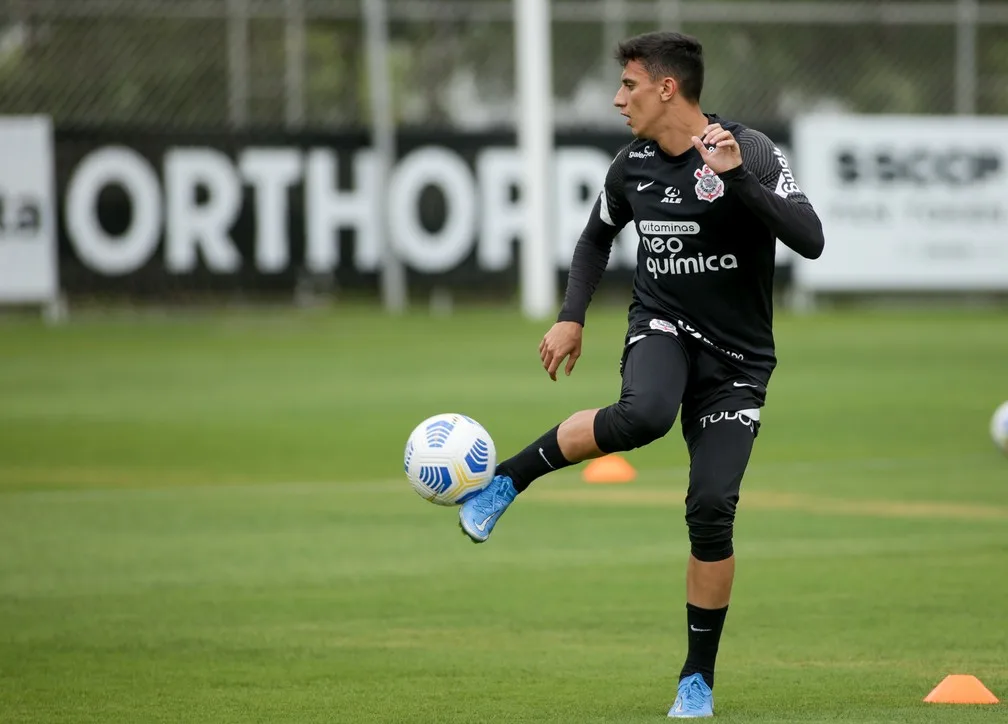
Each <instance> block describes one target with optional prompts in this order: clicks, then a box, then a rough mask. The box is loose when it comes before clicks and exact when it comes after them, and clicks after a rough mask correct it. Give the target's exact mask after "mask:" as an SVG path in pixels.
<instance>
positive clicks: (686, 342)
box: [620, 320, 766, 441]
mask: <svg viewBox="0 0 1008 724" xmlns="http://www.w3.org/2000/svg"><path fill="white" fill-rule="evenodd" d="M658 322H659V323H653V324H651V325H650V326H649V328H647V329H639V328H638V329H636V330H634V329H631V331H630V332H629V333H628V334H627V338H626V343H625V345H624V348H623V355H622V357H621V359H620V374H621V375H622V376H623V377H624V386H626V384H627V382H628V380H627V379H626V374H625V372H626V363H627V358H628V356H629V355H630V354H631V353H632V352H633V351H634V347H635V346H636V345H637V343H639V342H640V341H641V340H642V339H645V338H646V337H649V336H653V335H660V336H662V337H665V338H669V339H670V340H674V341H675V342H676V343H677V346H676V345H671V344H666V345H644V346H643V347H641V348H640V353H642V354H647V355H649V356H653V359H651V358H649V359H643V360H639V364H635V366H638V367H640V368H641V369H642V370H646V371H647V372H646V376H647V377H652V378H664V379H665V380H666V383H665V384H667V386H668V388H680V389H682V390H683V394H682V400H681V414H680V420H681V423H682V429H683V436H684V437H685V438H686V440H687V441H689V440H691V439H693V438H695V437H696V435H698V434H699V432H700V431H702V430H703V428H704V427H705V425H707V424H709V423H711V422H719V421H720V420H721V419H722V418H720V417H717V416H718V415H725V414H727V415H731V414H735V413H739V412H744V413H745V419H746V420H748V421H751V422H752V423H753V433H754V435H755V434H757V433H758V430H759V417H760V415H759V410H760V408H762V407H763V405H764V403H765V401H766V382H765V381H764V380H763V379H762V378H763V377H764V376H765V373H764V372H763V371H762V370H758V369H754V368H747V367H746V366H745V365H744V363H741V362H740V361H738V360H734V359H731V358H730V357H728V356H727V355H725V354H722V353H720V352H718V351H717V350H715V349H712V348H711V347H709V346H708V345H707V344H705V343H703V342H702V341H700V340H697V339H694V338H693V337H692V336H690V335H688V334H684V333H682V332H681V330H679V329H677V328H676V327H675V326H673V325H672V324H671V323H667V322H666V323H664V324H662V323H660V320H658ZM679 350H681V354H679V353H678V351H679ZM637 362H638V361H637V360H635V363H637ZM683 376H684V377H685V380H684V381H683V380H682V377H683ZM651 384H654V383H653V382H651ZM634 385H635V386H639V385H640V381H638V382H636V383H634ZM663 386H664V385H663Z"/></svg>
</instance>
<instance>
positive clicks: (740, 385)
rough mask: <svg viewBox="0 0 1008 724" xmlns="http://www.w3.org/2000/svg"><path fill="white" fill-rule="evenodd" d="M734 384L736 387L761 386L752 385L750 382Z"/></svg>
mask: <svg viewBox="0 0 1008 724" xmlns="http://www.w3.org/2000/svg"><path fill="white" fill-rule="evenodd" d="M732 384H733V385H734V386H735V387H756V388H758V387H759V385H750V384H749V383H748V382H732Z"/></svg>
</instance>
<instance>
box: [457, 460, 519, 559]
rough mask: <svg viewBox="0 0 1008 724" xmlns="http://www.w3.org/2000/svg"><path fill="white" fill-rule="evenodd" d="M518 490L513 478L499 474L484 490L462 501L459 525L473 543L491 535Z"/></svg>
mask: <svg viewBox="0 0 1008 724" xmlns="http://www.w3.org/2000/svg"><path fill="white" fill-rule="evenodd" d="M516 495H518V491H517V490H515V487H514V484H513V483H512V482H511V478H509V477H508V476H506V475H497V476H495V477H494V479H493V480H491V481H490V484H489V485H487V486H486V487H485V488H483V490H481V491H480V492H479V493H477V494H476V495H474V496H473V497H471V498H469V500H467V501H466V502H464V503H462V507H460V508H459V526H460V527H461V528H462V532H463V533H465V534H466V535H467V536H469V537H470V538H471V539H472V541H473V543H482V542H483V541H485V540H486V539H487V538H489V537H490V533H491V532H492V531H493V528H494V526H495V525H496V524H497V521H498V520H499V519H500V517H501V516H502V515H504V511H505V510H507V508H508V506H509V505H511V503H513V502H514V499H515V496H516Z"/></svg>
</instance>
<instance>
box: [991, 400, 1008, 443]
mask: <svg viewBox="0 0 1008 724" xmlns="http://www.w3.org/2000/svg"><path fill="white" fill-rule="evenodd" d="M990 434H991V439H992V440H994V444H995V445H997V446H998V448H999V449H1000V450H1001V452H1003V453H1004V454H1005V455H1008V402H1003V403H1001V406H1000V407H998V409H996V410H994V416H993V417H992V418H991V422H990Z"/></svg>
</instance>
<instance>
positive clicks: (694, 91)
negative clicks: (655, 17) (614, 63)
mask: <svg viewBox="0 0 1008 724" xmlns="http://www.w3.org/2000/svg"><path fill="white" fill-rule="evenodd" d="M616 59H617V60H618V61H619V62H620V65H622V66H623V67H624V68H625V67H626V64H627V63H629V62H630V61H632V60H636V61H639V62H640V63H641V65H643V66H644V68H645V69H647V72H648V75H650V76H651V79H652V80H657V79H658V78H661V77H663V76H667V75H668V76H672V77H673V78H675V79H676V82H677V83H678V84H679V92H680V93H682V96H683V98H685V99H686V100H688V101H692V102H693V103H699V102H700V92H701V91H702V90H703V81H704V63H703V46H702V45H701V44H700V41H699V40H697V39H696V38H694V37H691V36H689V35H683V34H682V33H671V32H655V33H644V34H643V35H636V36H634V37H632V38H628V39H627V40H624V41H623V42H621V43H620V44H619V46H618V47H617V49H616Z"/></svg>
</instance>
